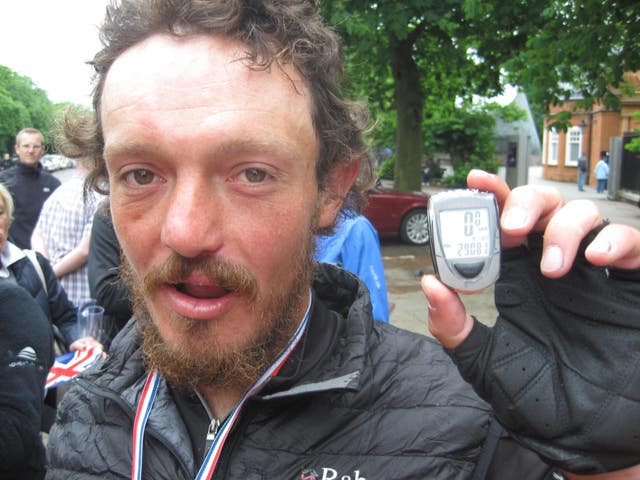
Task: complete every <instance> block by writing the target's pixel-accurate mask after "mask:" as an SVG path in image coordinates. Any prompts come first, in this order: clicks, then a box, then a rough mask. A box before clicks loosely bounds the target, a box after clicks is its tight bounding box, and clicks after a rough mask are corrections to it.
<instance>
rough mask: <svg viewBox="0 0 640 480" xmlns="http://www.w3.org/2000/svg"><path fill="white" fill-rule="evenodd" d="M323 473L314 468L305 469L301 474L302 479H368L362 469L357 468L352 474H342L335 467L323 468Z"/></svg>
mask: <svg viewBox="0 0 640 480" xmlns="http://www.w3.org/2000/svg"><path fill="white" fill-rule="evenodd" d="M321 470H322V475H320V474H319V473H317V472H316V470H314V469H308V470H304V471H303V472H302V475H300V480H367V479H366V477H363V476H361V475H360V470H356V471H354V472H353V474H352V475H341V474H340V473H338V471H337V470H334V469H333V468H322V469H321Z"/></svg>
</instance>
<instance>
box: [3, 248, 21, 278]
mask: <svg viewBox="0 0 640 480" xmlns="http://www.w3.org/2000/svg"><path fill="white" fill-rule="evenodd" d="M24 257H25V254H24V252H23V251H22V250H21V249H20V248H18V247H16V246H15V245H14V244H13V243H11V242H7V243H5V245H4V250H3V251H2V252H0V278H8V277H9V270H8V268H9V267H10V266H11V265H13V264H14V263H16V262H17V261H18V260H21V259H23V258H24Z"/></svg>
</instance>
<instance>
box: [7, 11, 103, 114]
mask: <svg viewBox="0 0 640 480" xmlns="http://www.w3.org/2000/svg"><path fill="white" fill-rule="evenodd" d="M107 3H108V0H0V18H1V19H2V27H0V65H4V66H6V67H9V68H10V69H11V70H13V71H15V72H17V73H19V74H20V75H23V76H27V77H30V78H31V80H33V82H34V83H35V84H36V86H37V87H39V88H41V89H42V90H44V91H46V92H47V96H48V97H49V100H51V101H52V102H55V103H58V102H72V103H77V104H80V105H85V106H87V107H89V106H90V105H91V100H90V94H91V88H92V84H91V77H92V69H91V67H89V66H88V65H86V62H87V61H88V60H91V58H93V55H94V54H95V53H96V52H97V51H98V50H99V48H100V41H99V40H98V26H99V25H100V23H101V22H102V19H103V18H104V12H105V6H106V5H107Z"/></svg>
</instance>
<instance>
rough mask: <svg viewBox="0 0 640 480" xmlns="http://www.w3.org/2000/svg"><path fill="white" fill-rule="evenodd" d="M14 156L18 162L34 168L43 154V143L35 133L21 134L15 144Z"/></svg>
mask: <svg viewBox="0 0 640 480" xmlns="http://www.w3.org/2000/svg"><path fill="white" fill-rule="evenodd" d="M15 148H16V154H17V155H18V157H19V158H20V162H21V163H24V164H25V165H29V166H32V167H33V166H36V165H37V164H38V161H39V160H40V157H42V154H43V153H44V141H43V138H42V136H41V135H39V134H37V133H23V134H22V135H20V137H19V138H18V143H16V147H15Z"/></svg>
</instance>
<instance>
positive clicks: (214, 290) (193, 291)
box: [171, 283, 231, 299]
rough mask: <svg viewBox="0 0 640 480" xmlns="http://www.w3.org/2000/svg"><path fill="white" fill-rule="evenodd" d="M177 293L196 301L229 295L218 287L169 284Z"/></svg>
mask: <svg viewBox="0 0 640 480" xmlns="http://www.w3.org/2000/svg"><path fill="white" fill-rule="evenodd" d="M171 286H172V287H173V288H175V289H176V290H177V291H178V292H180V293H182V294H184V295H189V296H190V297H194V298H198V299H216V298H220V297H224V296H225V295H227V294H229V293H231V292H230V290H227V289H226V288H222V287H220V286H218V285H198V284H193V283H174V284H171Z"/></svg>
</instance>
